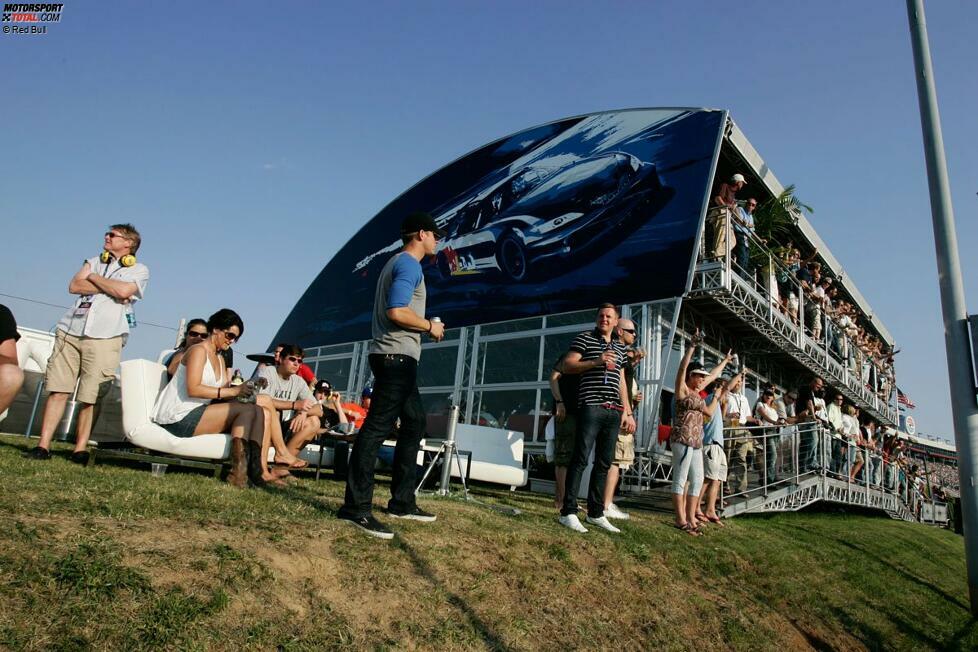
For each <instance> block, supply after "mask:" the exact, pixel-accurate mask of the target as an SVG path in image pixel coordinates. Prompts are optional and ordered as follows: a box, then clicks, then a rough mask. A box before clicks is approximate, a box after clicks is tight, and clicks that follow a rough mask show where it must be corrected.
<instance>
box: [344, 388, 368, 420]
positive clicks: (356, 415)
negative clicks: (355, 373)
mask: <svg viewBox="0 0 978 652" xmlns="http://www.w3.org/2000/svg"><path fill="white" fill-rule="evenodd" d="M372 397H373V388H372V387H370V385H367V386H366V387H364V388H363V391H362V392H361V393H360V403H344V404H343V406H342V407H343V411H344V412H346V418H347V419H350V420H351V421H352V422H353V427H354V429H356V430H359V429H360V426H362V425H363V420H364V419H366V418H367V412H368V411H369V410H370V400H371V398H372Z"/></svg>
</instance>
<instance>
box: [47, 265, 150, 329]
mask: <svg viewBox="0 0 978 652" xmlns="http://www.w3.org/2000/svg"><path fill="white" fill-rule="evenodd" d="M85 262H86V263H88V267H89V269H90V270H91V271H92V273H94V274H98V275H99V276H104V277H105V278H107V279H109V280H112V281H125V282H129V283H135V284H136V293H135V294H134V295H133V297H132V301H133V302H135V301H138V300H141V299H142V298H143V296H144V294H145V292H146V284H147V283H148V282H149V269H148V268H147V267H146V265H143V264H142V263H136V264H135V265H133V266H132V267H123V266H122V265H120V264H119V261H118V260H112V261H110V262H108V263H103V262H102V261H100V260H99V258H98V256H93V257H92V258H89V259H88V260H86V261H85ZM131 309H132V306H127V305H126V304H124V303H120V302H118V301H116V300H115V299H113V298H112V297H110V296H109V295H107V294H103V293H101V292H99V293H97V294H86V295H82V296H80V297H78V298H77V299H76V300H75V303H74V305H72V307H71V308H70V309H69V310H68V312H66V313H65V314H64V316H62V317H61V321H59V322H58V330H62V331H64V332H66V333H68V334H69V335H75V336H77V337H91V338H94V339H109V338H112V337H117V336H119V335H124V336H128V335H129V322H128V320H127V319H126V313H127V311H129V310H131Z"/></svg>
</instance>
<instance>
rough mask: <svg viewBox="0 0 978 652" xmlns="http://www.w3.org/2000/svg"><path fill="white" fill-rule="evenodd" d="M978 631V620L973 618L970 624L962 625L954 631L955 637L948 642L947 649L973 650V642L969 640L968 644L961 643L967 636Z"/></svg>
mask: <svg viewBox="0 0 978 652" xmlns="http://www.w3.org/2000/svg"><path fill="white" fill-rule="evenodd" d="M976 632H978V620H975V619H974V618H972V619H971V621H970V622H969V623H968V624H966V625H965V626H964V627H962V628H961V629H959V630H958V631H956V632H954V637H953V638H952V639H951V640H950V641H948V643H947V649H948V650H971V649H974V648H973V647H971V643H970V642H969V644H968V645H965V646H962V645H961V644H962V642H963V641H964V640H965V639H966V638H968V637H969V636H972V635H974V634H975V633H976Z"/></svg>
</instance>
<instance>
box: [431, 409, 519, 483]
mask: <svg viewBox="0 0 978 652" xmlns="http://www.w3.org/2000/svg"><path fill="white" fill-rule="evenodd" d="M431 443H433V444H434V443H436V441H432V442H431ZM455 444H456V446H458V449H459V450H460V451H472V470H471V471H470V473H469V478H470V479H472V480H480V481H482V482H492V483H494V484H501V485H506V486H509V487H522V486H523V485H525V484H526V482H527V479H528V477H529V471H528V470H527V469H525V468H523V433H522V432H518V431H516V430H504V429H502V428H489V427H486V426H473V425H470V424H466V423H460V424H458V427H457V428H456V429H455ZM420 461H421V460H420V455H419V462H420ZM459 461H460V462H461V463H462V468H463V470H464V468H465V457H464V456H462V455H459ZM452 475H453V476H454V477H456V478H457V477H458V469H457V468H456V466H455V464H454V463H453V464H452Z"/></svg>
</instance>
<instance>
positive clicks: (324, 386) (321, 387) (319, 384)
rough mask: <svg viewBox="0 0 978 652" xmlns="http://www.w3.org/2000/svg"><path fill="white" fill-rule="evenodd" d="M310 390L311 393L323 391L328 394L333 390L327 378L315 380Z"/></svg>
mask: <svg viewBox="0 0 978 652" xmlns="http://www.w3.org/2000/svg"><path fill="white" fill-rule="evenodd" d="M312 391H313V393H316V392H323V393H324V394H329V393H330V392H331V391H333V386H332V385H331V384H330V383H329V381H328V380H317V381H316V384H315V386H314V389H313V390H312Z"/></svg>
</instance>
